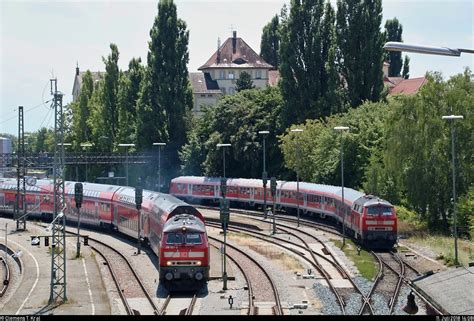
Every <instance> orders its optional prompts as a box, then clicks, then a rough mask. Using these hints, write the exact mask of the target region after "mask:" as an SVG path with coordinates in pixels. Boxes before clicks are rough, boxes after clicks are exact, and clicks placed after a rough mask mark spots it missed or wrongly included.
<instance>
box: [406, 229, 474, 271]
mask: <svg viewBox="0 0 474 321" xmlns="http://www.w3.org/2000/svg"><path fill="white" fill-rule="evenodd" d="M407 241H408V242H411V243H415V244H417V245H420V246H423V247H427V248H429V249H431V250H432V251H433V252H435V253H436V254H437V257H436V259H438V260H442V261H443V262H444V264H446V265H447V266H453V265H454V238H452V237H447V236H440V235H427V236H424V235H422V236H413V237H411V238H409V239H408V240H407ZM458 259H459V263H460V264H461V265H464V266H467V265H468V263H469V262H473V261H474V242H472V241H468V240H463V239H458Z"/></svg>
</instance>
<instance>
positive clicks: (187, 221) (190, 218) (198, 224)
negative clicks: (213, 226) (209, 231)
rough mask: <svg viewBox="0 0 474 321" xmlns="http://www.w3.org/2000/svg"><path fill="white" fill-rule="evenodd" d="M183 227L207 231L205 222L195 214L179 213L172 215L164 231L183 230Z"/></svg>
mask: <svg viewBox="0 0 474 321" xmlns="http://www.w3.org/2000/svg"><path fill="white" fill-rule="evenodd" d="M183 228H185V229H186V231H189V232H203V233H204V232H206V227H205V226H204V223H203V222H202V221H201V220H200V219H199V218H197V217H196V216H194V215H189V214H178V215H175V216H173V217H171V218H170V219H169V220H168V221H167V222H166V223H165V226H164V227H163V232H165V233H166V232H174V231H181V230H183Z"/></svg>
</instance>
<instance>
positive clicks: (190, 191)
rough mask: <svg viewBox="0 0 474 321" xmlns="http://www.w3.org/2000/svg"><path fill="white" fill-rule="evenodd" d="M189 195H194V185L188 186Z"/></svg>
mask: <svg viewBox="0 0 474 321" xmlns="http://www.w3.org/2000/svg"><path fill="white" fill-rule="evenodd" d="M188 195H189V196H191V195H193V185H192V184H188Z"/></svg>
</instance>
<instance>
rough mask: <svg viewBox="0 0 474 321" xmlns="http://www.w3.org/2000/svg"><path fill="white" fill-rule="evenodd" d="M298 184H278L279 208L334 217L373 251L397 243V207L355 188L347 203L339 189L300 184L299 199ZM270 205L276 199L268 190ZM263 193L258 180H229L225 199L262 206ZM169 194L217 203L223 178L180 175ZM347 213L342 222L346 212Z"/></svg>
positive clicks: (347, 190) (349, 191)
mask: <svg viewBox="0 0 474 321" xmlns="http://www.w3.org/2000/svg"><path fill="white" fill-rule="evenodd" d="M296 185H297V184H296V182H286V181H277V191H276V199H275V202H276V204H277V206H278V208H280V209H285V210H286V211H289V212H292V211H294V209H295V208H297V206H298V205H299V208H300V210H302V211H303V213H304V214H307V215H313V214H317V215H319V216H321V217H322V218H325V217H331V218H333V219H334V220H336V221H337V222H339V223H341V224H342V222H343V221H344V223H345V225H346V231H348V233H350V234H352V236H354V238H356V239H357V240H359V241H360V242H362V243H365V244H366V245H367V246H369V247H372V248H389V249H390V248H392V247H393V245H394V244H395V243H396V241H397V216H396V210H395V207H394V206H393V205H392V204H390V203H389V202H387V201H385V200H382V199H380V198H378V197H375V196H372V195H366V194H364V193H361V192H359V191H356V190H354V189H352V188H347V187H346V188H344V203H343V202H342V188H341V187H340V186H331V185H322V184H313V183H305V182H301V183H300V184H299V191H300V193H299V194H300V195H299V199H298V200H297V197H296V194H297V193H296V191H297V186H296ZM266 192H267V202H268V204H271V202H273V197H272V195H271V193H270V189H269V188H267V189H266ZM263 193H264V190H263V184H262V181H261V180H259V179H242V178H237V179H236V178H229V179H227V192H226V197H227V198H228V199H229V200H230V202H231V203H234V204H239V205H245V206H250V207H253V206H256V205H259V206H261V205H262V204H263V202H264V194H263ZM170 194H172V195H174V196H176V197H179V198H182V199H185V200H188V201H190V202H193V201H203V200H207V201H210V202H218V200H219V197H220V179H219V178H213V177H196V176H181V177H177V178H175V179H173V180H172V181H171V185H170ZM344 212H345V213H346V214H345V215H346V217H345V220H343V213H344Z"/></svg>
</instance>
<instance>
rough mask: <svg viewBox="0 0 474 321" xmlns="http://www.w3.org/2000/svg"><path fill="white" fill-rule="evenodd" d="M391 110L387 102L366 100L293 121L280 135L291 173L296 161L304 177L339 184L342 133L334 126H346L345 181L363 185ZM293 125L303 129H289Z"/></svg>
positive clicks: (320, 182) (347, 184) (295, 166)
mask: <svg viewBox="0 0 474 321" xmlns="http://www.w3.org/2000/svg"><path fill="white" fill-rule="evenodd" d="M390 112H391V111H390V108H389V107H388V106H387V104H384V103H370V102H367V103H365V104H363V105H362V106H360V107H359V108H354V109H350V110H349V111H347V112H346V113H340V114H335V115H332V116H330V117H328V118H326V119H317V120H313V119H312V120H307V121H306V122H305V123H304V124H298V125H293V126H292V127H291V128H288V129H287V130H286V132H285V133H284V134H283V135H281V136H280V148H281V150H282V153H283V156H284V161H285V166H286V167H287V168H288V169H290V170H291V171H292V172H293V173H294V172H295V171H296V168H297V165H299V167H300V177H301V179H302V180H304V181H307V182H315V183H319V184H331V185H340V183H341V176H340V144H341V134H340V133H337V132H335V131H334V127H336V126H348V127H349V128H350V131H349V132H345V133H344V134H343V149H344V171H345V173H346V174H347V173H350V175H345V176H344V179H345V184H346V186H348V187H351V188H356V189H358V188H360V187H362V183H363V181H364V174H365V171H364V169H365V167H366V166H367V164H369V162H370V159H371V157H376V156H374V155H375V154H376V153H377V150H379V149H380V148H381V142H382V137H383V132H384V122H385V121H384V120H385V119H386V118H387V115H389V114H390ZM296 127H298V128H302V129H303V132H302V133H299V134H297V135H296V134H294V133H292V132H290V130H291V129H292V128H296ZM298 162H299V163H298ZM293 178H294V177H293Z"/></svg>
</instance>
